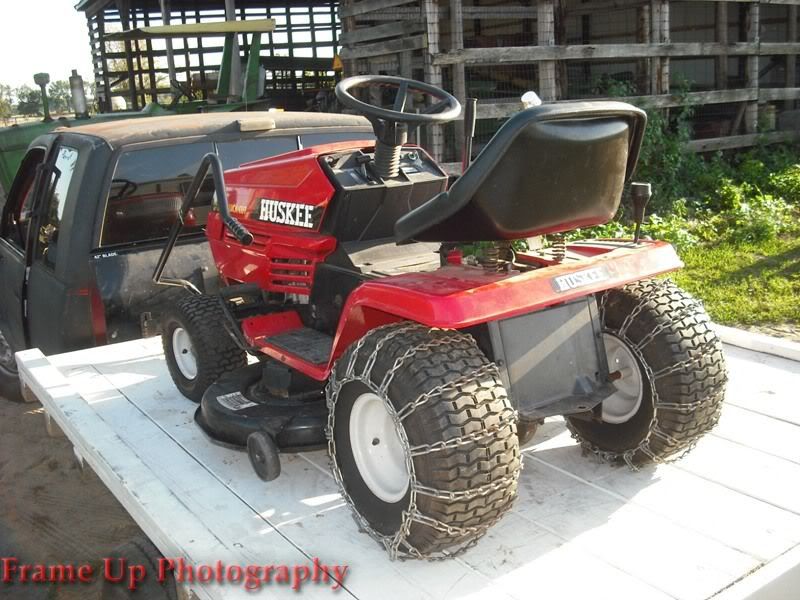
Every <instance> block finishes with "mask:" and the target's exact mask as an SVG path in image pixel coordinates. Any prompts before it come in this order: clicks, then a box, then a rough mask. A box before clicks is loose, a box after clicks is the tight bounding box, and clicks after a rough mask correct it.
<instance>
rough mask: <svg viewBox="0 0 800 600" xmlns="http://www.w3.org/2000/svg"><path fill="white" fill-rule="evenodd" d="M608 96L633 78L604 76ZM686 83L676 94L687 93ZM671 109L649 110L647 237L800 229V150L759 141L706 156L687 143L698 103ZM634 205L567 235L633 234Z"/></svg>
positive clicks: (625, 91) (628, 90) (640, 175)
mask: <svg viewBox="0 0 800 600" xmlns="http://www.w3.org/2000/svg"><path fill="white" fill-rule="evenodd" d="M596 86H597V87H598V89H599V90H601V91H602V92H603V93H605V94H607V95H609V96H614V95H618V96H626V95H631V94H632V92H633V88H632V86H630V84H629V83H628V82H624V81H615V80H611V79H601V80H599V81H598V82H597V84H596ZM688 89H689V87H688V85H686V84H685V83H683V84H681V85H680V86H679V91H678V92H677V95H678V96H681V95H683V94H685V93H686V92H688ZM681 104H682V105H681V106H680V107H677V108H671V109H669V110H650V111H648V125H647V130H646V132H645V137H644V141H643V144H642V150H641V154H640V157H639V164H638V167H637V170H636V176H635V178H636V179H637V180H639V181H647V182H650V183H651V184H652V185H653V197H652V199H651V201H650V204H649V206H648V207H647V211H648V213H649V216H648V217H647V218H646V221H645V223H644V225H643V227H642V233H643V235H647V236H650V237H653V238H657V239H664V240H667V241H669V242H671V243H673V244H674V245H675V246H676V247H678V248H679V249H686V248H691V247H694V246H697V245H698V244H703V243H719V242H731V243H744V242H751V243H756V242H764V241H767V240H772V239H776V238H777V237H778V236H781V235H782V234H785V233H800V159H798V157H799V156H800V151H799V150H800V148H798V147H797V146H791V145H783V146H766V145H763V146H756V147H755V148H753V149H752V150H749V151H747V152H742V153H739V154H735V155H728V156H726V155H723V154H722V153H721V152H718V153H716V154H714V155H711V156H709V157H703V156H701V155H698V154H695V153H693V152H691V151H689V150H688V149H687V142H688V141H689V140H690V139H691V134H692V124H691V119H692V116H693V113H694V108H693V107H692V106H690V105H688V104H686V103H684V102H682V103H681ZM633 229H634V228H633V224H632V222H631V215H630V203H629V202H623V203H622V207H621V209H620V212H619V214H618V215H617V218H616V219H615V220H614V221H612V222H611V223H607V224H605V225H602V226H600V227H594V228H591V229H588V230H584V231H575V232H571V233H570V234H569V236H568V237H569V238H571V239H575V238H581V237H583V238H585V237H587V236H590V237H630V236H632V235H633Z"/></svg>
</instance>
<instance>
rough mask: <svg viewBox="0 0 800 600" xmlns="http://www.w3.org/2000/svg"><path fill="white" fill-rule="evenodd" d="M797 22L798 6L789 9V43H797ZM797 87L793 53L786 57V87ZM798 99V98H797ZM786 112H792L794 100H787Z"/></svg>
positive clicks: (795, 58)
mask: <svg viewBox="0 0 800 600" xmlns="http://www.w3.org/2000/svg"><path fill="white" fill-rule="evenodd" d="M797 20H798V8H797V6H796V5H793V6H790V7H789V26H788V28H789V31H788V35H787V38H788V41H790V42H797V41H799V40H798V34H797ZM795 85H797V54H795V53H792V54H789V55H788V56H787V57H786V87H787V88H789V89H791V88H793V87H794V86H795ZM795 98H796V96H795ZM784 108H785V109H786V110H792V109H793V108H794V99H793V98H792V99H787V102H786V103H785V105H784Z"/></svg>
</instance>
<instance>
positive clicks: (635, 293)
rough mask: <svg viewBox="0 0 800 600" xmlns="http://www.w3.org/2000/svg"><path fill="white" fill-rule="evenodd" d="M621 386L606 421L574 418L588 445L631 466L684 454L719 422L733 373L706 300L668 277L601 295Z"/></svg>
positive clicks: (575, 430)
mask: <svg viewBox="0 0 800 600" xmlns="http://www.w3.org/2000/svg"><path fill="white" fill-rule="evenodd" d="M599 305H600V313H601V316H602V319H603V339H604V341H605V347H606V355H607V358H608V366H609V372H610V373H611V375H612V377H613V376H616V377H617V378H616V379H615V380H614V386H615V387H616V392H615V393H614V395H613V396H611V397H610V398H608V399H606V400H604V401H603V403H602V405H601V414H600V420H597V421H587V420H581V419H578V418H568V419H567V423H568V426H569V429H570V430H571V431H572V434H573V436H574V437H575V438H576V439H578V440H579V441H580V442H581V443H582V445H583V447H584V448H585V449H587V450H589V451H592V452H594V453H596V454H598V455H600V456H602V457H604V458H606V459H609V460H613V461H619V460H624V461H625V462H627V463H628V464H629V465H631V466H633V465H640V464H646V463H650V462H662V461H663V460H665V459H667V458H669V457H672V456H674V455H676V454H680V455H682V454H683V453H685V452H686V451H688V450H690V449H691V448H692V446H693V445H694V443H695V442H696V441H697V440H698V439H699V438H700V437H701V436H702V435H703V434H705V433H706V432H707V431H709V430H711V429H712V428H713V427H714V425H716V423H717V420H718V419H719V414H720V410H721V408H722V400H723V398H724V395H725V382H726V381H727V374H726V371H725V361H724V359H723V356H722V345H721V343H720V341H719V339H718V338H717V336H716V334H715V333H714V331H713V330H712V329H711V323H710V320H709V318H708V315H707V314H706V312H705V310H704V309H703V307H702V305H701V304H700V303H699V302H698V301H697V300H695V299H694V298H692V297H691V296H690V295H689V294H687V293H686V292H684V291H683V290H681V289H680V288H679V287H677V286H676V285H675V284H674V283H672V282H671V281H669V280H655V279H648V280H644V281H639V282H636V283H632V284H630V285H627V286H625V287H624V288H621V289H615V290H609V291H608V292H605V293H604V294H603V296H601V298H600V299H599Z"/></svg>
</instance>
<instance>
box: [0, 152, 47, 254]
mask: <svg viewBox="0 0 800 600" xmlns="http://www.w3.org/2000/svg"><path fill="white" fill-rule="evenodd" d="M42 160H44V150H43V149H42V148H34V149H32V150H30V151H29V152H28V154H27V156H26V157H25V158H24V159H23V161H22V165H21V166H20V168H19V171H17V176H16V178H15V179H14V184H13V185H12V187H11V190H10V191H9V194H8V198H7V201H6V204H5V208H4V210H3V223H2V237H3V239H5V240H6V241H8V242H9V243H10V244H12V245H13V246H15V247H16V248H17V249H18V250H19V251H20V252H24V250H25V240H27V239H28V228H29V226H30V220H31V216H32V210H33V187H34V182H35V181H36V168H37V167H38V166H39V165H40V164H41V162H42Z"/></svg>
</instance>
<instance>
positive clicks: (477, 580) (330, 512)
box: [94, 338, 523, 600]
mask: <svg viewBox="0 0 800 600" xmlns="http://www.w3.org/2000/svg"><path fill="white" fill-rule="evenodd" d="M155 341H156V342H157V343H155V344H154V343H152V342H153V340H147V341H143V342H141V343H140V348H141V349H143V350H139V351H138V353H137V351H136V350H135V349H133V350H132V351H131V352H132V355H137V354H138V359H135V360H132V359H131V358H130V356H131V355H129V356H126V357H125V358H123V359H122V360H108V359H107V358H106V359H104V360H102V359H101V360H100V362H98V363H96V364H95V365H94V366H95V367H96V368H97V370H98V371H99V372H100V373H101V374H102V376H103V377H104V378H105V379H106V380H107V381H108V382H109V383H110V384H111V387H115V388H117V389H118V390H119V391H120V392H122V393H124V394H125V396H126V397H127V398H128V404H129V406H130V409H131V410H133V411H136V412H138V413H140V415H145V416H146V417H147V418H148V419H149V420H150V421H151V422H152V423H157V424H158V426H159V428H160V429H161V431H163V432H165V433H167V434H168V435H169V436H170V437H171V438H172V439H173V440H174V441H175V442H176V443H177V444H178V445H179V446H180V447H181V448H183V449H184V450H185V451H186V452H189V453H190V454H191V456H193V457H194V460H195V462H197V463H198V464H201V465H203V467H204V468H205V469H207V470H208V472H209V473H211V474H213V476H214V477H215V478H216V479H217V480H218V481H221V482H223V483H224V485H225V487H226V488H227V489H228V490H229V491H230V492H231V493H232V495H233V496H234V498H233V499H232V500H231V501H230V505H236V504H241V505H244V506H249V507H251V508H252V510H253V511H254V512H255V513H256V514H257V515H258V516H260V518H262V519H265V520H268V521H269V522H270V523H271V524H272V525H274V526H275V528H276V529H277V530H278V531H279V532H280V533H281V535H283V536H285V537H286V538H287V539H290V540H292V543H293V544H295V545H296V546H297V547H298V548H299V549H300V550H302V551H303V552H304V553H305V554H306V555H308V556H319V557H320V559H321V560H323V559H324V562H325V561H327V562H333V557H343V558H340V559H339V560H340V561H342V562H345V561H346V562H347V564H348V565H349V572H348V576H347V579H346V582H345V583H346V588H347V590H348V591H349V592H350V593H352V594H354V595H355V596H356V597H359V598H373V597H376V596H377V595H379V596H380V597H381V598H382V599H386V600H406V599H408V598H422V597H429V598H437V597H445V596H448V597H453V598H459V597H464V598H466V597H468V596H470V595H471V594H473V593H474V592H475V590H481V592H482V594H483V595H484V596H483V597H485V598H491V599H492V600H494V598H498V599H500V600H511V596H509V595H507V594H506V593H505V592H504V591H503V590H502V589H500V587H499V586H498V585H497V584H495V583H493V582H492V581H490V580H488V579H487V578H486V577H484V576H482V575H480V574H479V573H477V572H475V571H474V570H473V569H471V568H469V567H467V566H466V565H464V564H463V563H461V562H460V561H457V560H449V561H438V562H426V561H394V562H393V561H390V560H389V559H388V557H387V555H386V552H385V550H384V549H383V548H382V547H379V546H378V544H376V543H375V542H374V541H373V540H372V539H371V538H370V537H369V536H368V535H366V534H365V533H363V532H362V531H360V530H359V527H358V525H357V524H356V523H355V521H354V520H353V518H352V516H351V513H350V509H349V508H348V507H347V506H346V505H345V504H344V503H343V502H342V499H341V496H340V495H339V492H338V488H337V486H336V484H335V482H334V480H333V478H332V476H331V475H330V470H329V467H328V465H327V454H326V453H325V452H324V451H319V452H312V453H306V454H303V455H295V454H283V455H282V456H281V465H282V472H281V476H280V477H279V478H278V479H276V480H274V481H271V482H269V483H268V484H265V483H264V482H263V481H261V480H259V479H258V478H257V477H256V476H255V474H254V473H253V471H252V467H251V466H250V463H249V460H248V458H247V455H246V454H245V453H244V452H239V451H235V450H230V449H226V448H222V447H220V446H218V445H215V444H213V443H211V442H210V440H209V439H208V438H207V437H206V436H205V434H203V432H202V431H201V430H200V428H199V427H197V425H196V424H195V423H194V422H193V419H192V414H193V411H194V408H195V406H196V405H194V404H191V403H190V402H189V401H187V400H186V399H185V398H182V397H181V396H180V394H179V393H178V392H177V390H176V389H175V388H174V386H173V384H172V382H171V380H170V379H169V376H168V374H167V371H166V368H165V366H164V363H163V357H162V355H161V354H160V343H158V339H157V338H156V340H155ZM119 346H123V345H122V344H120V345H118V346H117V347H119ZM117 347H115V348H117ZM126 349H127V348H126ZM115 355H116V352H115ZM96 410H97V411H98V412H101V413H102V414H103V417H104V418H105V419H107V420H108V421H109V422H112V423H113V424H114V426H115V427H116V428H117V429H118V430H124V431H125V435H127V436H130V438H131V439H134V438H140V439H141V443H143V444H146V443H147V437H146V436H143V435H142V433H141V432H140V430H139V429H138V427H132V426H131V424H130V422H128V419H129V418H132V417H131V414H129V412H130V411H129V409H123V408H122V407H120V406H117V407H113V409H111V408H109V407H107V406H105V405H104V403H102V402H98V404H97V405H96ZM147 452H148V455H149V458H148V460H150V461H153V462H160V463H161V464H162V465H163V466H162V467H158V466H157V465H156V466H155V467H154V468H163V469H164V470H165V471H169V470H171V469H173V467H172V466H171V465H170V464H169V463H168V462H167V461H164V457H163V455H162V456H159V451H158V447H154V448H152V450H148V451H147ZM309 458H313V460H309ZM178 476H180V474H178V475H176V477H178ZM206 502H208V507H214V506H216V504H215V503H214V502H213V501H210V500H206ZM231 508H235V506H233V507H231ZM229 510H230V512H234V511H233V510H231V509H229V504H226V505H225V506H223V507H220V508H217V509H213V508H210V509H209V510H208V518H209V519H213V518H214V516H216V515H217V513H218V512H220V511H229ZM238 528H239V529H241V528H249V529H251V530H255V531H256V532H258V531H259V529H261V530H263V527H261V528H258V527H257V526H255V525H254V523H253V519H252V518H250V519H243V520H242V522H241V523H240V524H239V525H238ZM261 535H262V537H263V535H264V534H263V531H262V532H261ZM271 539H272V538H271V537H267V538H266V539H265V540H264V543H263V544H262V546H261V547H260V548H257V549H256V550H255V552H257V553H259V557H258V561H259V562H258V564H262V562H263V561H264V560H265V557H268V558H269V561H270V562H273V561H275V560H276V559H275V558H274V557H275V554H276V552H273V551H272V549H271V548H270V546H269V543H270V540H271ZM252 561H253V558H251V559H250V561H249V562H252ZM376 566H379V567H378V568H376ZM229 587H230V586H229ZM295 596H296V594H295ZM345 597H346V596H345ZM519 598H520V600H522V598H523V597H519Z"/></svg>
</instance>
